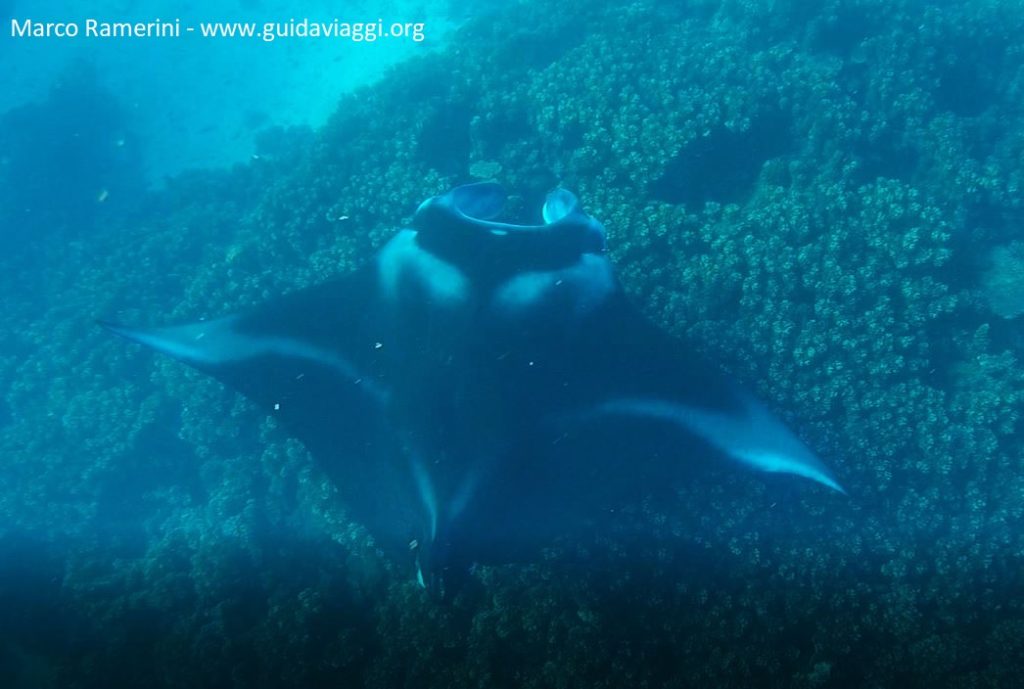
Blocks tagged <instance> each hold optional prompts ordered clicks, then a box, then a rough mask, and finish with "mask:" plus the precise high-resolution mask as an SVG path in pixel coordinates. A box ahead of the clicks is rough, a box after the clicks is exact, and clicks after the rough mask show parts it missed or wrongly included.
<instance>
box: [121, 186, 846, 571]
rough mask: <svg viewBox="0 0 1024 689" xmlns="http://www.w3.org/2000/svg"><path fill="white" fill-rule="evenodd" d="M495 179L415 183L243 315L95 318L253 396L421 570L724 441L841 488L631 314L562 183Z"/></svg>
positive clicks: (776, 425) (652, 487) (660, 474)
mask: <svg viewBox="0 0 1024 689" xmlns="http://www.w3.org/2000/svg"><path fill="white" fill-rule="evenodd" d="M504 202H505V193H504V191H503V190H502V188H501V187H500V186H499V185H497V184H494V183H481V184H471V185H467V186H463V187H458V188H456V189H454V190H452V191H450V192H448V193H446V194H443V195H440V196H435V197H433V198H431V199H428V200H427V201H425V202H424V203H423V204H422V205H421V206H420V207H419V209H418V210H417V211H416V214H415V216H414V217H413V220H412V227H411V228H410V229H403V230H400V231H399V232H398V233H397V235H395V237H394V238H393V239H391V241H390V242H388V243H387V244H386V245H385V246H384V247H383V249H382V250H381V251H380V253H379V254H378V255H377V257H376V259H375V260H373V261H371V262H370V263H368V264H367V265H365V266H363V267H362V268H360V269H358V270H356V271H354V272H352V273H350V274H348V275H345V276H343V277H340V278H337V279H335V280H333V281H330V282H327V283H324V284H321V285H318V286H314V287H311V288H308V289H304V290H300V291H298V292H295V293H292V294H289V295H287V296H284V297H281V298H278V299H275V300H272V301H269V302H267V303H264V304H262V305H260V306H258V307H256V308H255V309H254V310H253V311H251V312H249V313H245V314H242V315H234V316H228V317H226V318H221V319H219V320H214V321H208V322H201V323H193V324H189V325H180V326H175V327H167V328H157V329H149V330H142V329H135V328H130V327H125V326H121V325H115V324H111V323H104V324H103V325H104V326H105V327H107V328H108V329H110V330H112V331H113V332H115V333H117V334H119V335H122V336H124V337H126V338H128V339H130V340H134V341H135V342H139V343H141V344H144V345H147V346H149V347H152V348H154V349H157V350H159V351H162V352H164V353H166V354H169V355H171V356H173V357H175V358H177V359H179V360H181V361H183V362H185V363H187V364H189V365H190V366H193V367H195V368H197V369H199V370H202V371H205V372H207V373H209V374H211V375H213V376H215V377H217V378H218V379H220V380H221V381H223V382H225V383H226V384H228V385H229V386H231V387H233V388H235V389H237V390H239V391H241V392H242V393H244V394H245V395H247V396H249V397H251V398H252V399H253V400H255V401H256V402H257V403H259V404H260V405H261V406H263V407H264V408H265V409H267V410H268V411H269V412H270V413H271V414H272V415H274V416H275V417H277V418H278V419H280V421H281V423H282V424H283V425H284V427H285V428H286V429H287V430H288V431H289V432H290V433H292V434H293V435H295V436H296V437H297V438H299V439H300V440H301V441H302V442H303V443H304V444H305V445H306V446H307V447H308V448H309V450H310V451H311V453H312V454H313V456H314V457H315V458H316V459H317V460H318V461H319V462H320V463H321V464H322V465H323V467H324V469H325V470H326V471H327V472H328V474H329V475H330V477H331V478H332V480H333V481H334V482H335V483H336V484H337V487H338V490H339V492H340V493H341V496H342V498H343V499H344V501H345V503H346V505H347V507H348V508H349V511H350V514H351V515H352V516H353V518H354V519H356V520H358V521H360V522H362V523H363V524H364V525H365V526H366V527H367V528H368V530H369V532H370V533H371V534H372V535H373V537H374V538H375V539H376V540H377V541H378V542H379V543H380V544H381V545H382V546H383V547H385V549H386V550H389V551H391V552H392V553H393V554H395V555H396V556H397V557H399V558H401V557H405V558H408V560H409V561H410V563H411V564H413V563H414V566H415V569H414V571H415V574H416V576H417V578H418V581H419V582H420V584H421V585H423V586H424V587H425V588H428V589H431V590H438V591H443V586H444V575H445V573H446V572H450V573H452V574H455V573H457V572H462V571H465V570H468V568H469V567H470V566H471V565H472V564H473V563H477V562H481V563H488V562H502V561H510V560H513V559H516V558H517V557H520V556H521V555H522V554H523V553H524V552H530V551H536V550H537V549H539V548H540V547H542V546H545V545H550V544H551V543H552V542H553V541H554V540H555V539H556V538H557V537H559V536H564V535H566V534H572V533H574V532H576V533H579V532H581V530H583V529H591V530H593V529H595V528H601V527H602V524H604V523H606V522H607V521H608V520H611V519H613V518H614V516H613V515H615V514H617V513H621V512H622V508H628V507H629V506H630V505H633V506H636V505H638V504H639V503H640V501H642V500H643V499H646V498H650V497H651V496H660V497H662V498H664V499H665V500H670V499H671V495H668V493H669V492H670V491H669V488H668V486H670V485H671V483H672V479H674V478H677V477H678V476H679V475H680V474H681V473H682V472H683V471H684V469H685V467H686V466H687V464H690V463H692V459H693V458H695V457H705V456H716V455H717V456H722V457H726V458H730V459H732V460H735V461H736V462H738V463H740V464H742V465H747V466H750V467H753V468H756V469H760V470H762V471H769V472H784V473H790V474H796V475H799V476H804V477H806V478H809V479H811V480H813V481H817V482H818V483H821V484H823V485H825V486H827V487H829V488H831V489H834V490H836V491H840V492H842V491H843V489H842V488H841V487H840V486H839V484H838V483H837V481H836V480H835V478H834V477H833V475H832V473H831V472H830V471H829V470H828V469H827V468H826V467H825V466H824V465H823V464H822V462H821V461H819V460H818V459H817V457H815V456H814V454H813V453H812V452H811V451H810V450H808V449H807V448H806V447H805V446H804V445H803V444H802V443H801V442H800V441H799V440H798V439H797V438H796V437H795V436H794V435H793V434H792V433H791V432H790V431H789V430H788V429H787V428H786V427H785V426H784V425H783V424H782V423H781V422H780V421H778V420H777V419H776V418H775V417H774V416H772V414H771V413H769V411H768V410H767V409H766V408H765V407H764V406H763V405H761V404H760V403H759V402H758V401H757V400H755V399H754V397H753V396H751V395H750V394H749V393H747V392H745V391H744V390H743V389H742V388H740V387H739V386H738V385H737V384H736V383H735V382H733V381H731V380H729V379H728V378H726V377H725V376H724V375H722V374H721V373H719V372H718V370H717V369H716V368H715V367H714V366H710V365H708V364H707V363H706V362H705V361H703V360H702V359H701V358H700V357H697V356H695V355H694V354H693V353H692V352H689V351H687V349H686V348H685V347H684V346H683V345H682V343H680V342H678V341H677V340H675V339H673V338H671V337H669V336H668V335H667V334H665V333H664V332H662V331H661V330H659V329H658V328H656V327H654V326H653V325H652V324H651V323H649V322H648V321H646V320H645V319H644V318H643V317H642V316H641V315H640V313H639V312H638V311H637V310H636V309H635V308H634V307H632V306H631V305H630V303H629V302H628V300H627V298H626V295H625V294H624V292H623V290H622V288H621V287H620V285H619V283H618V282H617V280H616V278H615V276H614V273H613V270H612V266H611V264H610V262H609V261H608V259H607V258H605V256H604V243H605V233H604V227H603V226H602V225H601V224H600V223H599V222H598V221H596V220H595V219H594V218H592V217H590V216H588V215H586V214H585V213H584V212H583V211H582V210H581V209H580V207H579V204H578V203H577V201H576V198H575V197H574V196H573V195H572V194H570V193H569V192H567V191H565V190H561V189H558V190H556V191H554V192H552V193H551V194H550V195H549V196H548V198H547V201H546V203H545V205H544V208H543V218H544V224H542V225H536V226H527V225H511V224H506V223H500V222H496V221H494V220H493V218H494V217H496V216H497V215H498V213H499V212H500V211H501V209H502V207H503V205H504Z"/></svg>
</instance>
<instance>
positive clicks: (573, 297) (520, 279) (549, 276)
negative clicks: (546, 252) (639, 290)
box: [494, 254, 615, 317]
mask: <svg viewBox="0 0 1024 689" xmlns="http://www.w3.org/2000/svg"><path fill="white" fill-rule="evenodd" d="M614 290H615V278H614V277H613V272H612V266H611V263H609V262H608V260H607V259H606V258H604V257H602V256H598V255H597V254H583V255H582V256H580V259H579V260H578V261H577V262H576V263H574V264H572V265H571V266H568V267H567V268H560V269H558V270H538V271H530V272H525V273H520V274H518V275H516V276H515V277H512V278H509V279H508V280H506V281H505V282H504V283H502V284H501V285H499V286H498V287H497V289H496V290H495V293H494V306H495V307H496V308H497V309H500V310H501V311H502V312H504V313H505V314H506V315H509V316H522V315H525V314H526V313H527V312H529V311H530V310H531V309H533V308H536V307H537V306H540V305H542V304H543V303H545V302H550V300H552V299H554V298H555V297H556V295H558V294H562V295H566V296H565V297H564V298H565V299H566V303H567V304H569V305H570V308H571V312H572V313H571V315H573V316H575V317H580V316H584V315H586V314H587V313H590V312H591V311H592V310H594V309H595V308H597V307H598V306H600V305H601V303H602V302H603V301H604V300H605V298H607V296H608V295H609V294H611V293H612V292H613V291H614Z"/></svg>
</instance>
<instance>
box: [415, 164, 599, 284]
mask: <svg viewBox="0 0 1024 689" xmlns="http://www.w3.org/2000/svg"><path fill="white" fill-rule="evenodd" d="M506 198H507V196H506V194H505V190H504V189H503V188H502V186H501V185H499V184H497V183H495V182H479V183H476V184H466V185H464V186H461V187H456V188H455V189H452V190H451V191H449V192H447V193H444V194H440V195H438V196H433V197H431V198H429V199H427V200H426V201H424V202H423V203H421V204H420V206H419V208H418V209H417V210H416V213H415V215H414V216H413V219H412V227H413V229H415V230H416V232H417V239H416V241H417V242H418V243H419V245H420V246H421V247H423V248H424V249H427V250H428V251H430V252H431V253H433V254H435V255H437V256H439V257H441V258H443V259H445V260H450V261H453V262H454V263H456V264H458V265H469V264H473V265H476V266H480V265H485V266H486V267H487V269H488V270H497V271H498V272H501V268H500V266H498V267H495V266H494V265H493V264H491V262H488V261H486V260H484V259H486V257H487V256H488V255H493V256H498V257H500V260H501V262H502V263H503V264H505V265H508V266H515V269H516V270H517V271H525V270H542V269H548V270H550V269H553V268H558V267H563V266H565V265H568V264H571V263H573V262H575V261H577V260H578V259H579V257H580V256H581V255H584V254H601V253H603V252H604V247H605V229H604V226H603V225H602V224H601V223H600V222H598V221H597V220H596V219H595V218H593V217H591V216H589V215H587V214H586V213H584V212H583V210H582V209H581V208H580V204H579V201H577V199H576V197H575V196H574V195H573V194H572V193H571V192H569V191H566V190H565V189H561V188H559V189H555V190H554V191H552V192H551V193H550V194H548V196H547V199H546V200H545V202H544V207H543V209H542V211H541V216H542V219H543V222H542V223H541V224H536V225H517V224H512V223H505V222H497V221H495V220H494V218H496V217H497V216H498V215H499V214H500V213H501V211H502V209H503V208H504V207H505V200H506Z"/></svg>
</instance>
